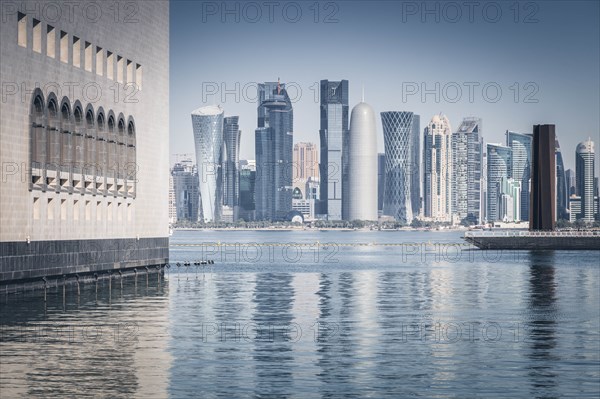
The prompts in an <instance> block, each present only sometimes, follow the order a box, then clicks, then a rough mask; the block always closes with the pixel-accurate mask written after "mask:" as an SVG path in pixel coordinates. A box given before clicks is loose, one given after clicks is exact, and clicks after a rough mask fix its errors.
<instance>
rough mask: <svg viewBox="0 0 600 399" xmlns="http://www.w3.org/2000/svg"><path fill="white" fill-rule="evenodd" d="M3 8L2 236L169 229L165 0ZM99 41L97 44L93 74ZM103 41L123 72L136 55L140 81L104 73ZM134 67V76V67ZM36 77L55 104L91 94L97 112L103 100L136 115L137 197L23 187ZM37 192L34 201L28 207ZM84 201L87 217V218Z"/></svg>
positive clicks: (162, 233)
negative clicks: (76, 42) (76, 52)
mask: <svg viewBox="0 0 600 399" xmlns="http://www.w3.org/2000/svg"><path fill="white" fill-rule="evenodd" d="M8 3H10V4H8ZM19 12H20V13H22V14H25V15H26V16H27V18H26V22H27V25H26V32H27V46H26V47H22V46H19V44H18V40H19V38H18V17H19V14H18V13H19ZM1 17H2V20H1V21H0V37H1V38H2V39H1V40H0V59H1V60H2V62H1V66H0V81H1V83H2V98H1V99H0V101H1V102H0V106H1V111H0V164H1V167H2V169H1V171H2V174H1V176H0V217H1V223H0V241H3V242H6V241H24V240H27V238H28V237H29V239H30V240H31V241H36V240H71V239H105V238H126V237H136V236H139V237H167V236H168V182H169V180H168V170H169V168H168V128H169V126H168V124H169V109H168V98H169V86H168V83H169V81H168V75H169V50H168V49H169V6H168V2H166V1H137V2H135V1H129V0H128V1H123V2H117V3H115V2H112V1H111V2H86V1H83V2H74V3H70V4H67V3H62V2H44V1H39V2H35V1H18V2H7V3H3V8H2V16H1ZM34 18H35V19H36V20H38V21H39V23H40V30H41V35H40V36H41V43H40V44H41V46H40V47H41V48H40V49H41V53H38V52H36V51H35V50H34V45H36V46H37V43H38V41H37V39H36V40H34V35H35V33H34V28H33V22H34V21H33V19H34ZM48 25H50V26H52V27H54V32H55V33H54V37H55V39H54V43H55V52H56V54H55V58H52V57H50V56H48V54H47V50H48V43H47V30H48ZM61 32H65V33H67V34H68V51H69V53H68V63H65V62H62V61H61V46H60V36H61ZM73 36H76V37H78V38H79V39H80V43H81V47H82V49H81V53H82V65H81V66H80V67H77V66H76V65H73V57H72V45H71V43H72V37H73ZM51 37H52V36H51V35H50V38H51ZM34 41H35V43H34ZM86 42H89V43H90V44H91V45H92V57H91V60H92V63H91V69H92V70H91V71H88V70H86V69H87V68H86V67H87V65H85V66H84V64H83V63H84V62H85V50H84V47H85V43H86ZM97 46H98V47H101V48H102V54H103V56H102V57H101V59H102V60H103V62H102V68H101V69H102V73H101V74H100V75H99V74H98V72H99V71H100V68H99V66H98V65H96V47H97ZM107 51H110V52H112V54H113V57H115V58H116V57H117V56H121V57H123V63H124V65H123V68H124V71H123V76H124V77H125V76H126V74H127V69H126V65H125V64H126V62H127V60H130V61H132V63H133V67H132V70H134V71H135V70H136V65H138V64H139V65H141V67H142V68H141V70H142V78H143V79H142V82H141V89H140V90H138V88H137V85H130V86H129V87H124V86H123V84H120V83H118V82H117V81H115V80H112V79H110V78H109V77H108V76H107V75H108V73H107V57H106V56H107ZM115 61H116V60H115ZM114 65H115V67H116V63H115V64H114ZM135 76H136V79H138V74H136V75H135ZM127 80H130V79H127ZM134 83H135V82H134ZM138 83H139V82H138ZM35 87H40V89H41V90H42V92H43V94H44V97H45V99H46V100H47V99H48V96H49V95H50V93H51V92H52V93H55V95H56V97H57V99H58V103H59V106H60V102H61V101H62V99H63V97H64V96H67V97H69V100H70V103H71V106H73V104H74V103H75V101H76V100H78V101H80V102H81V104H82V106H83V109H84V112H85V108H86V107H87V106H88V104H91V106H92V107H93V108H94V111H95V113H96V111H97V110H98V109H99V108H100V107H102V108H103V109H104V111H105V113H106V114H107V113H108V111H109V110H112V111H113V112H114V113H115V116H117V115H119V114H120V113H122V114H123V115H124V116H125V118H126V119H127V118H128V117H129V116H131V117H132V118H133V119H134V120H135V128H136V146H137V149H136V153H137V155H136V164H137V174H136V178H137V186H136V196H135V198H131V197H129V198H123V197H117V198H115V197H113V196H110V195H109V196H104V195H101V194H100V195H95V196H94V195H92V194H84V195H81V194H80V193H73V194H70V193H68V192H60V193H56V192H48V191H47V192H42V191H38V190H31V189H30V179H31V177H30V172H29V170H30V169H29V168H30V161H29V158H30V157H29V147H30V140H29V138H30V125H31V124H30V108H31V100H32V98H31V97H32V92H33V90H34V88H35ZM34 197H36V198H39V201H40V202H39V204H40V205H39V208H38V209H39V213H37V212H36V214H35V215H34V205H33V201H34ZM48 199H52V200H53V201H52V204H51V205H50V206H54V218H53V219H49V216H50V214H49V213H50V212H48ZM62 201H65V202H64V204H63V205H62V206H61V202H62ZM75 201H77V205H75ZM88 201H89V203H90V205H89V206H90V211H89V212H90V217H89V220H86V213H85V212H86V211H85V203H86V202H88ZM109 202H110V203H111V208H109V206H108V203H109ZM128 207H129V208H128ZM109 209H112V216H111V217H109V216H108V214H107V212H109ZM119 209H122V210H121V211H119ZM127 209H129V211H128V210H127ZM99 212H100V214H99V215H98V213H99ZM75 213H78V217H77V216H76V215H75ZM119 213H120V214H121V215H120V216H119ZM34 216H35V217H34ZM77 219H78V220H77Z"/></svg>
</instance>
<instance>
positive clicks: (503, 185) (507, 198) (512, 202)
mask: <svg viewBox="0 0 600 399" xmlns="http://www.w3.org/2000/svg"><path fill="white" fill-rule="evenodd" d="M520 202H521V182H520V181H518V180H515V179H513V178H507V177H502V178H501V179H500V182H499V183H498V198H497V209H498V220H502V221H503V222H518V221H520V220H521V204H520Z"/></svg>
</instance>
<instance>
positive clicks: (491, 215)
mask: <svg viewBox="0 0 600 399" xmlns="http://www.w3.org/2000/svg"><path fill="white" fill-rule="evenodd" d="M511 173H512V150H511V149H510V148H509V147H505V146H503V145H501V144H488V145H487V221H488V222H494V221H496V220H499V218H500V214H499V212H498V193H499V189H500V182H501V181H502V179H503V178H508V177H509V176H511Z"/></svg>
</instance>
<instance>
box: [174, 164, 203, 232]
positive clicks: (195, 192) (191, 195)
mask: <svg viewBox="0 0 600 399" xmlns="http://www.w3.org/2000/svg"><path fill="white" fill-rule="evenodd" d="M171 179H172V180H173V192H174V196H175V212H176V220H178V221H180V222H181V221H184V220H185V221H188V222H197V221H198V219H199V218H200V215H199V213H198V212H199V210H200V191H199V184H198V183H199V180H198V170H197V169H196V165H192V164H191V163H177V164H175V165H174V166H173V168H172V169H171Z"/></svg>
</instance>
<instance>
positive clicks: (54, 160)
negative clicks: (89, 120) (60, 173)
mask: <svg viewBox="0 0 600 399" xmlns="http://www.w3.org/2000/svg"><path fill="white" fill-rule="evenodd" d="M46 132H47V138H46V141H47V151H48V152H47V154H48V157H47V160H46V163H47V164H46V169H47V170H60V167H59V166H60V120H59V112H58V102H57V100H56V96H55V95H54V93H50V94H49V95H48V124H47V127H46Z"/></svg>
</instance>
